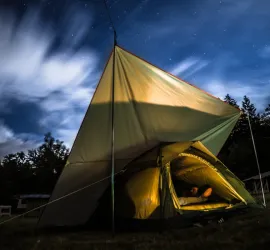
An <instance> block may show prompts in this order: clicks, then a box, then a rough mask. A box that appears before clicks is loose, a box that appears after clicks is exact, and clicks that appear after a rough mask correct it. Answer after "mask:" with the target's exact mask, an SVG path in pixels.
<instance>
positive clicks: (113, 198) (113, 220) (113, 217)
mask: <svg viewBox="0 0 270 250" xmlns="http://www.w3.org/2000/svg"><path fill="white" fill-rule="evenodd" d="M104 5H105V8H106V11H107V14H108V17H109V20H110V23H111V26H112V29H113V67H112V106H111V113H112V124H111V129H112V130H111V132H112V137H111V139H112V145H111V196H112V235H113V237H114V235H115V197H114V175H115V155H114V154H115V152H114V149H115V138H114V129H115V128H114V111H115V110H114V105H115V101H114V97H115V93H114V92H115V88H114V85H115V84H114V81H115V74H114V73H115V47H116V45H117V35H116V30H115V27H114V24H113V21H112V18H111V15H110V11H109V8H108V5H107V2H106V0H104Z"/></svg>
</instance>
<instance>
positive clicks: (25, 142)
mask: <svg viewBox="0 0 270 250" xmlns="http://www.w3.org/2000/svg"><path fill="white" fill-rule="evenodd" d="M29 137H30V139H29ZM25 138H27V139H25ZM36 146H37V142H36V138H31V135H26V134H21V135H15V134H14V132H13V131H12V130H11V129H10V128H8V127H7V126H6V125H5V124H4V123H3V122H1V121H0V159H1V158H2V157H3V156H5V155H7V154H11V153H17V152H19V151H26V150H29V149H33V148H35V147H36Z"/></svg>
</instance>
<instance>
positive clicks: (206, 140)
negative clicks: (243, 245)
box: [40, 46, 255, 226]
mask: <svg viewBox="0 0 270 250" xmlns="http://www.w3.org/2000/svg"><path fill="white" fill-rule="evenodd" d="M239 116H240V111H239V110H238V109H236V108H234V107H232V106H230V105H228V104H226V103H224V102H223V101H221V100H220V99H218V98H215V97H213V96H211V95H209V94H207V93H205V92H203V91H202V90H200V89H198V88H196V87H194V86H192V85H190V84H188V83H186V82H184V81H182V80H180V79H178V78H176V77H175V76H173V75H170V74H169V73H167V72H164V71H163V70H161V69H159V68H157V67H155V66H153V65H151V64H150V63H148V62H146V61H144V60H142V59H140V58H138V57H137V56H135V55H133V54H131V53H129V52H127V51H126V50H124V49H122V48H120V47H118V46H115V48H114V51H113V52H112V54H111V56H110V59H109V61H108V63H107V65H106V67H105V69H104V72H103V75H102V77H101V79H100V82H99V84H98V86H97V88H96V92H95V94H94V96H93V98H92V101H91V104H90V106H89V108H88V110H87V112H86V115H85V117H84V120H83V122H82V125H81V127H80V129H79V132H78V134H77V137H76V139H75V142H74V145H73V148H72V150H71V153H70V156H69V158H68V161H67V164H66V166H65V168H64V170H63V172H62V174H61V176H60V178H59V180H58V182H57V184H56V186H55V189H54V191H53V194H52V197H51V200H55V199H58V198H59V197H63V196H65V195H67V194H70V193H72V192H74V191H76V190H79V189H82V188H84V187H86V186H88V185H90V184H93V185H92V186H90V187H88V188H85V189H83V190H81V191H80V192H77V193H76V194H74V195H70V196H68V197H66V198H65V199H61V200H59V201H58V202H55V203H53V204H51V205H49V206H47V207H46V208H45V210H44V212H43V214H42V216H41V218H40V225H41V226H49V225H57V226H64V225H81V224H84V223H86V221H88V219H89V218H90V217H91V216H92V215H93V213H94V211H95V210H96V208H97V206H98V204H99V200H100V198H101V197H102V196H103V194H104V192H105V190H106V189H107V188H108V187H109V186H110V185H109V184H110V175H111V165H112V158H111V156H112V140H113V142H114V166H115V167H114V172H115V174H116V175H117V174H119V173H120V174H121V175H122V176H125V175H126V176H127V180H126V182H125V184H123V187H122V188H120V189H119V191H118V189H117V188H116V189H115V196H116V200H115V206H116V210H117V211H116V213H117V212H118V213H120V214H123V216H124V213H125V211H122V210H125V209H123V207H122V209H121V208H119V204H122V206H125V204H123V202H124V199H123V200H122V201H121V192H122V191H125V190H126V194H127V195H128V196H129V198H130V199H129V200H130V201H131V202H132V203H133V207H134V209H133V212H131V210H130V211H129V213H128V215H127V216H129V217H132V218H140V219H146V218H150V217H151V215H152V214H153V213H154V211H155V210H157V209H159V207H161V206H162V207H163V208H164V209H163V210H164V214H165V217H170V216H174V214H175V211H184V210H185V209H194V208H192V206H189V208H187V207H186V208H184V207H181V206H180V205H179V203H178V201H177V195H176V190H175V189H174V187H173V183H172V176H171V175H172V171H171V170H170V169H171V163H172V161H173V160H175V159H180V158H181V159H182V160H183V165H184V166H185V168H184V170H183V171H182V172H183V173H182V175H181V177H180V178H179V179H181V180H182V181H186V182H189V183H193V184H196V185H198V186H201V185H203V184H209V185H212V187H213V189H214V191H215V192H216V193H217V194H219V195H220V196H221V197H222V198H223V199H224V200H225V201H226V202H223V203H222V204H223V205H222V204H221V203H219V204H216V205H211V206H210V205H209V204H208V205H204V207H203V205H201V207H200V208H199V206H197V208H196V209H201V210H203V209H209V208H210V209H215V207H216V208H217V207H220V206H222V207H230V206H231V204H230V202H231V201H232V200H233V199H234V200H238V201H239V202H240V203H244V204H248V203H254V202H255V201H254V200H253V198H252V197H251V196H250V194H249V193H248V192H247V191H246V189H245V188H244V185H243V183H242V182H241V181H240V180H239V179H237V177H235V176H234V175H233V174H232V173H231V172H230V171H229V170H228V169H227V168H226V167H225V166H224V165H223V164H222V163H221V162H220V161H219V160H218V159H217V158H216V157H215V155H217V153H218V152H219V151H220V149H221V148H222V146H223V144H224V143H225V141H226V140H227V138H228V136H229V134H230V132H231V130H232V129H233V127H234V126H235V124H236V122H237V120H238V118H239ZM112 119H113V127H114V137H113V136H112V131H113V130H112ZM113 138H114V139H113ZM123 170H126V171H125V172H123V173H122V172H121V171H123ZM165 193H166V194H169V195H165ZM166 197H167V198H166ZM168 197H169V198H168ZM207 206H208V207H207ZM107 209H108V210H110V209H111V207H108V208H107Z"/></svg>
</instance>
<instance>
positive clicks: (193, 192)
mask: <svg viewBox="0 0 270 250" xmlns="http://www.w3.org/2000/svg"><path fill="white" fill-rule="evenodd" d="M198 191H199V188H198V187H196V186H194V187H192V188H191V190H190V192H191V195H192V196H196V195H197V193H198Z"/></svg>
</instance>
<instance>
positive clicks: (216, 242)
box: [0, 204, 270, 250]
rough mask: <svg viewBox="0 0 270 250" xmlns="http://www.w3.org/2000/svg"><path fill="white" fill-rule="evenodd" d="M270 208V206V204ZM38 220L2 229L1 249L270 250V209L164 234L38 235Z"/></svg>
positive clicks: (17, 222)
mask: <svg viewBox="0 0 270 250" xmlns="http://www.w3.org/2000/svg"><path fill="white" fill-rule="evenodd" d="M269 205H270V204H269ZM35 223H36V220H34V219H29V218H22V219H18V220H14V221H11V222H9V223H6V224H4V225H2V226H0V249H1V250H6V249H23V250H28V249H39V250H41V249H50V250H54V249H59V250H62V249H82V250H83V249H96V250H98V249H112V250H113V249H130V250H131V249H145V250H146V249H147V250H151V249H155V250H158V249H181V250H183V249H185V250H189V249H218V250H223V249H230V250H234V249H252V250H253V249H255V248H257V249H268V247H269V245H270V209H268V208H266V209H261V210H260V209H259V210H258V209H256V210H251V211H249V212H248V213H246V214H242V215H237V216H236V217H233V218H231V219H229V220H227V219H225V221H224V223H221V224H219V223H216V222H213V223H210V224H208V225H206V226H204V227H190V228H185V229H168V230H166V231H164V232H163V233H154V232H152V233H149V232H147V233H145V232H141V233H119V234H116V236H115V238H112V236H111V233H109V232H91V231H80V232H78V231H76V232H65V233H63V232H62V233H60V232H57V233H56V232H55V233H41V234H35V230H34V228H35Z"/></svg>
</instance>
